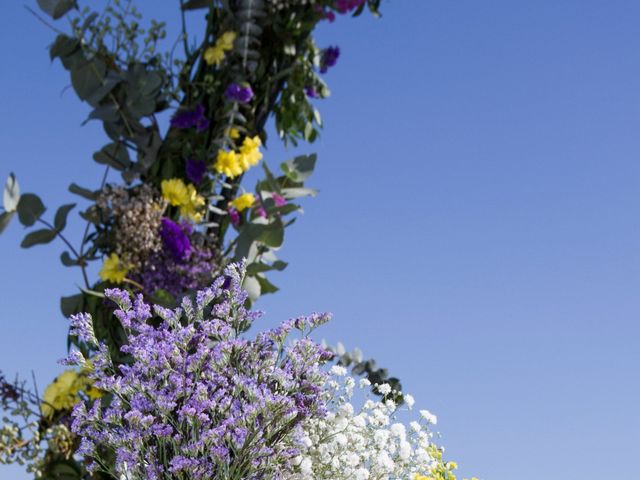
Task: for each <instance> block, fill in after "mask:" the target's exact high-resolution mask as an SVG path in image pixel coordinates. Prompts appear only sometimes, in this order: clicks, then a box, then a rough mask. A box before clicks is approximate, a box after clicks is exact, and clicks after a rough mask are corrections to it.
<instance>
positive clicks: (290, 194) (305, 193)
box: [282, 187, 318, 199]
mask: <svg viewBox="0 0 640 480" xmlns="http://www.w3.org/2000/svg"><path fill="white" fill-rule="evenodd" d="M317 194H318V191H317V190H314V189H313V188H301V187H300V188H283V189H282V195H283V196H284V198H286V199H292V198H300V197H315V196H316V195H317Z"/></svg>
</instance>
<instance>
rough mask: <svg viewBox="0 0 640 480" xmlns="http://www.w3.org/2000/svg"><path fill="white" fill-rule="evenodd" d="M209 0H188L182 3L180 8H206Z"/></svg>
mask: <svg viewBox="0 0 640 480" xmlns="http://www.w3.org/2000/svg"><path fill="white" fill-rule="evenodd" d="M210 3H211V0H189V1H188V2H185V3H184V4H183V5H182V10H197V9H199V8H207V7H208V6H209V4H210Z"/></svg>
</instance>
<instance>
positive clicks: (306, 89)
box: [304, 86, 320, 98]
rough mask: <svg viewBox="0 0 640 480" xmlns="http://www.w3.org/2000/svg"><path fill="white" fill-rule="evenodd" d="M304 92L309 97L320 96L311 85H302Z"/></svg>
mask: <svg viewBox="0 0 640 480" xmlns="http://www.w3.org/2000/svg"><path fill="white" fill-rule="evenodd" d="M304 93H305V94H306V95H307V97H309V98H320V94H319V93H318V91H317V90H316V89H315V87H312V86H308V87H304Z"/></svg>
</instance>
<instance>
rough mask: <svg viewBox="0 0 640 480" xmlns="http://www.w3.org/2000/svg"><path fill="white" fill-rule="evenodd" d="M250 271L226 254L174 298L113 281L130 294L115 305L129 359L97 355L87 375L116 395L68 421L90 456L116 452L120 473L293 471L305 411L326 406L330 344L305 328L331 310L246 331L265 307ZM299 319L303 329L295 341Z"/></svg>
mask: <svg viewBox="0 0 640 480" xmlns="http://www.w3.org/2000/svg"><path fill="white" fill-rule="evenodd" d="M244 278H245V268H244V265H236V264H234V265H230V266H229V267H227V268H226V269H225V272H224V274H223V275H221V276H220V277H218V278H216V279H215V280H214V282H213V284H212V285H211V286H210V287H209V288H206V289H204V290H201V291H199V292H198V293H197V294H195V296H194V297H193V298H188V297H186V298H184V299H183V300H182V303H181V304H180V307H179V308H176V309H174V310H170V309H167V308H164V307H158V306H155V307H151V306H150V305H148V304H146V303H145V302H144V297H143V295H141V294H140V295H137V296H136V297H135V298H134V299H133V301H130V302H128V303H124V304H123V302H122V296H123V295H128V294H127V293H126V292H123V291H120V290H115V289H114V290H107V291H105V295H106V296H107V298H113V299H114V300H115V301H116V302H117V303H118V304H119V305H120V304H123V305H124V307H120V308H118V309H117V310H116V311H115V312H114V315H115V317H116V318H117V319H119V320H120V322H121V323H122V326H123V327H124V330H125V333H126V341H125V342H124V345H123V346H122V347H121V351H122V353H124V354H126V355H127V356H128V357H129V358H130V362H128V363H127V364H126V365H120V366H116V365H114V364H113V362H112V360H111V356H110V353H109V351H108V349H107V348H106V347H104V348H100V349H99V351H98V353H97V354H96V355H95V357H94V361H93V365H94V369H93V370H92V371H91V372H90V373H89V376H90V378H91V379H92V380H94V382H95V386H96V387H97V388H100V389H102V390H103V391H105V392H106V393H107V394H108V395H109V394H110V395H111V396H112V398H113V399H112V400H111V402H110V403H109V404H108V405H105V404H104V402H102V401H100V400H98V401H96V402H94V403H93V404H90V403H84V402H80V403H79V404H78V405H77V406H76V407H75V408H74V411H73V414H72V416H73V422H72V430H73V432H74V433H76V434H77V435H78V436H79V437H80V442H81V450H82V452H83V453H84V454H85V455H86V456H87V457H88V460H89V461H94V462H95V463H97V464H104V463H107V464H110V462H109V461H106V462H105V460H106V458H104V457H103V456H102V455H109V456H111V452H115V472H113V474H114V477H115V478H119V477H121V476H125V477H126V478H145V479H147V478H148V479H153V478H158V479H160V478H169V477H171V478H173V477H180V478H188V479H189V480H205V479H207V480H208V479H212V478H229V477H228V472H230V471H233V472H237V475H236V476H234V478H245V479H255V480H257V479H276V478H282V473H283V472H290V471H292V468H293V467H294V465H295V460H296V456H297V455H299V453H300V448H299V445H300V444H299V443H297V442H299V441H300V439H301V435H302V424H303V422H305V421H306V420H308V419H310V418H314V417H318V416H322V415H325V414H326V403H325V402H326V399H327V396H326V395H324V390H323V389H324V385H325V382H326V380H327V375H326V374H325V372H324V370H323V368H322V365H323V364H324V363H325V362H326V361H327V360H329V359H330V356H331V354H330V353H329V352H327V351H325V350H324V349H323V348H322V347H320V346H319V345H317V344H315V343H314V342H312V341H311V340H310V339H309V338H308V337H307V334H308V332H309V330H310V329H311V328H313V327H314V326H317V325H320V324H322V323H324V322H326V321H327V320H328V316H327V315H314V316H311V317H306V318H300V319H294V320H290V321H287V322H284V323H282V324H281V325H280V326H279V327H277V328H275V329H272V330H267V331H263V332H260V333H258V334H257V335H256V336H255V337H249V338H245V337H244V336H243V335H242V334H241V332H246V331H247V330H248V329H249V327H250V326H251V325H252V324H253V323H254V322H255V321H256V320H257V319H258V318H259V316H260V315H259V314H258V313H257V312H252V311H250V310H248V309H247V308H246V307H245V305H246V301H247V298H248V294H247V293H246V291H245V290H244V289H243V287H242V284H243V282H244ZM226 282H228V286H227V288H224V285H225V283H226ZM152 312H153V313H154V320H153V322H150V321H149V320H151V317H152ZM294 329H298V330H300V331H301V333H302V338H301V339H299V340H294V341H290V340H289V339H288V336H289V333H290V332H291V331H292V330H294ZM160 452H162V454H160ZM238 452H242V455H238Z"/></svg>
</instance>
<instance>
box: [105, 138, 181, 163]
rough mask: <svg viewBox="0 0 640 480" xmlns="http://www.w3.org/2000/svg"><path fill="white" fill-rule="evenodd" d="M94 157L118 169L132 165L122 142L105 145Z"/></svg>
mask: <svg viewBox="0 0 640 480" xmlns="http://www.w3.org/2000/svg"><path fill="white" fill-rule="evenodd" d="M93 159H94V160H95V161H96V162H97V163H100V164H102V165H109V166H110V167H113V168H115V169H116V170H125V169H126V168H128V167H129V166H130V165H131V159H130V157H129V152H128V150H127V148H126V147H125V146H124V145H123V144H122V143H120V142H113V143H109V144H107V145H105V146H104V147H102V150H100V151H99V152H96V153H94V154H93ZM167 163H169V162H167Z"/></svg>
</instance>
